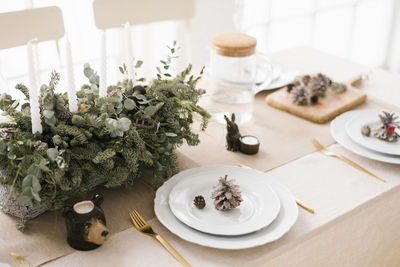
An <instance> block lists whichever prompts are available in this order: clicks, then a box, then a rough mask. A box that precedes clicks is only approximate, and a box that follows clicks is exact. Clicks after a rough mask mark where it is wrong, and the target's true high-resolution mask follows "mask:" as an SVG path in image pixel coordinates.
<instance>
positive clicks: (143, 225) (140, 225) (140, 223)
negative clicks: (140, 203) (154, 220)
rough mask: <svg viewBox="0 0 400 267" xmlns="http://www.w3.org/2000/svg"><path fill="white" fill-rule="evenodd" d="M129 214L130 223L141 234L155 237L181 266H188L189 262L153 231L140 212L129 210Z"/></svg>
mask: <svg viewBox="0 0 400 267" xmlns="http://www.w3.org/2000/svg"><path fill="white" fill-rule="evenodd" d="M129 216H130V217H131V220H132V223H133V225H134V226H135V228H136V229H137V230H138V231H139V232H141V233H142V234H145V235H149V236H152V237H154V238H155V239H157V240H158V241H159V242H160V243H161V245H163V246H164V247H165V248H166V249H167V250H168V252H169V253H171V254H172V256H174V257H175V259H177V260H178V261H179V262H180V263H182V265H183V266H186V267H189V266H190V264H189V263H188V262H187V261H186V260H185V259H184V258H183V257H182V255H181V254H179V252H178V251H176V250H175V249H174V248H173V247H172V246H171V245H170V244H169V243H168V242H167V241H166V240H165V239H164V238H163V237H162V236H160V235H159V234H157V233H154V231H153V229H152V228H151V226H150V225H149V224H148V223H147V222H146V221H145V220H144V219H143V218H142V216H140V214H139V213H138V212H137V211H136V210H133V211H130V212H129Z"/></svg>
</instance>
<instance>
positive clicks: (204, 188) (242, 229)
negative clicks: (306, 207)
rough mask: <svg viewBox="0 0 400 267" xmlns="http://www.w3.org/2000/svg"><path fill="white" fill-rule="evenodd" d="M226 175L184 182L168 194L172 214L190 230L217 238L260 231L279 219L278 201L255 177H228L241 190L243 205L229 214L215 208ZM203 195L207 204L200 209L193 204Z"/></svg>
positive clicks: (199, 175) (201, 176) (206, 173)
mask: <svg viewBox="0 0 400 267" xmlns="http://www.w3.org/2000/svg"><path fill="white" fill-rule="evenodd" d="M224 174H225V172H222V173H219V174H215V173H214V172H211V173H210V171H209V170H207V169H205V170H203V172H197V173H195V174H191V175H190V176H187V177H185V178H184V179H182V180H181V181H180V182H179V183H178V184H177V185H175V186H174V188H173V189H172V190H171V192H170V194H169V207H170V209H171V211H172V213H173V214H174V215H175V216H176V217H177V218H178V219H179V220H180V221H181V222H183V223H185V224H187V225H188V226H190V227H192V228H194V229H196V230H199V231H202V232H205V233H209V234H214V235H227V236H234V235H243V234H248V233H251V232H255V231H257V230H260V229H261V228H263V227H265V226H267V225H269V224H270V223H271V222H272V221H273V220H274V219H275V218H276V216H278V213H279V209H280V202H279V198H278V196H277V195H276V193H275V192H274V191H273V190H272V189H271V187H270V186H268V185H266V184H265V183H263V182H262V181H261V180H260V179H259V178H256V177H253V176H252V173H246V175H243V174H241V175H240V176H239V175H235V176H229V175H228V178H227V179H228V180H234V183H235V184H237V185H238V186H239V190H240V191H241V195H242V198H243V201H242V202H241V203H240V205H239V206H238V207H237V208H235V209H232V210H229V211H220V210H217V209H216V208H215V207H214V203H213V202H214V200H213V199H211V195H212V192H213V191H214V186H215V185H216V184H218V180H219V178H220V177H222V176H224ZM197 195H202V196H203V197H204V199H205V201H206V206H205V207H204V208H203V209H198V208H197V207H196V206H195V205H194V204H193V200H194V198H195V196H197Z"/></svg>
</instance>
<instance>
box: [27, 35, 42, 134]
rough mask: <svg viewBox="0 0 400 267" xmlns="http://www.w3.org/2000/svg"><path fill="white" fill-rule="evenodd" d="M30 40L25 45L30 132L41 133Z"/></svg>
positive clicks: (37, 93)
mask: <svg viewBox="0 0 400 267" xmlns="http://www.w3.org/2000/svg"><path fill="white" fill-rule="evenodd" d="M32 41H34V40H31V41H29V42H28V44H27V46H26V48H27V56H28V78H29V103H30V108H31V121H32V133H36V132H40V133H41V132H42V131H43V128H42V123H41V119H40V108H39V92H38V86H37V83H36V75H35V67H34V66H35V65H34V57H33V47H32Z"/></svg>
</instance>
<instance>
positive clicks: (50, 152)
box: [46, 148, 59, 161]
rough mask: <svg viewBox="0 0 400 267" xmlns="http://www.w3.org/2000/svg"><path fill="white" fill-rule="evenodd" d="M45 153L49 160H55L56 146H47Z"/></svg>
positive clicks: (56, 154)
mask: <svg viewBox="0 0 400 267" xmlns="http://www.w3.org/2000/svg"><path fill="white" fill-rule="evenodd" d="M46 154H47V157H48V158H49V160H50V161H55V160H56V158H57V156H58V154H59V152H58V149H57V148H49V149H47V151H46Z"/></svg>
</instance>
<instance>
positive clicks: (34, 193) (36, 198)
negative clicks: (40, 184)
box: [31, 187, 42, 202]
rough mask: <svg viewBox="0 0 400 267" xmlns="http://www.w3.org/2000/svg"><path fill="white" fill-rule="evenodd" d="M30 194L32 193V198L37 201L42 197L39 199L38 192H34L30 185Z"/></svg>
mask: <svg viewBox="0 0 400 267" xmlns="http://www.w3.org/2000/svg"><path fill="white" fill-rule="evenodd" d="M31 194H32V196H33V198H34V199H35V200H36V201H37V202H40V201H42V199H41V198H40V196H39V193H38V192H35V191H34V190H33V188H32V187H31Z"/></svg>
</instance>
